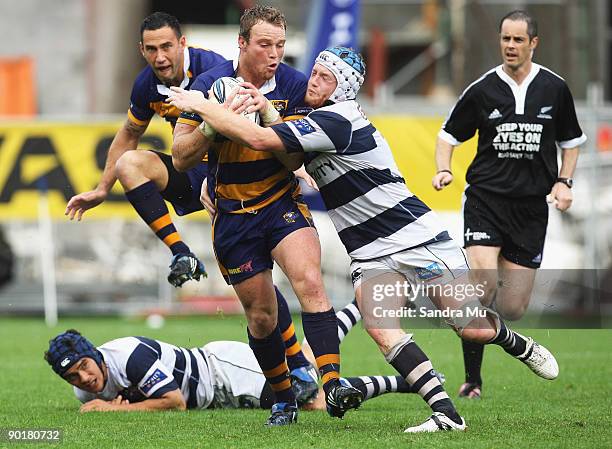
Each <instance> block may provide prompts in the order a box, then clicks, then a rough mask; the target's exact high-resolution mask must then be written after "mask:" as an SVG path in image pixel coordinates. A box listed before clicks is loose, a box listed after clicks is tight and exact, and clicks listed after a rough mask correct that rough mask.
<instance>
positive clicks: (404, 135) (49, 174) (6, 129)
mask: <svg viewBox="0 0 612 449" xmlns="http://www.w3.org/2000/svg"><path fill="white" fill-rule="evenodd" d="M372 121H373V123H374V125H375V126H376V127H377V128H378V129H379V130H380V131H381V132H382V133H383V135H384V136H385V137H386V139H387V140H388V141H389V144H390V145H391V148H392V150H393V153H394V155H395V159H396V161H397V164H398V166H399V168H400V170H401V171H402V173H403V174H404V177H405V179H406V183H407V184H408V187H409V188H410V189H411V190H412V191H413V192H414V193H415V194H416V195H418V196H419V197H420V198H421V199H423V200H424V201H425V202H426V203H427V204H428V205H429V206H430V207H431V208H433V209H440V210H458V209H459V208H460V205H461V193H462V191H463V188H464V174H465V170H466V169H467V167H468V165H469V162H470V161H471V159H472V158H473V155H474V153H475V139H473V140H472V141H470V142H467V143H466V144H464V145H463V146H461V147H460V148H459V149H458V150H456V151H455V153H456V154H455V155H454V160H453V172H454V173H455V182H454V183H453V184H452V185H450V186H448V187H447V188H446V189H445V190H444V191H443V192H435V191H434V190H433V188H432V187H431V177H432V176H433V174H434V171H435V165H434V157H433V155H434V146H435V139H436V135H437V133H438V130H439V129H440V125H441V123H442V119H441V118H423V117H410V116H376V117H373V120H372ZM121 126H122V121H108V122H100V121H97V122H95V123H54V122H43V121H31V122H0V219H2V220H6V219H13V218H18V219H34V218H36V217H37V214H38V199H39V192H41V191H46V192H48V198H49V204H50V208H51V215H52V216H53V218H63V217H64V211H65V209H66V203H67V202H68V200H69V199H70V198H71V197H72V196H73V195H75V194H78V193H81V192H85V191H89V190H92V189H94V188H95V187H96V185H97V183H98V181H99V180H100V175H101V173H102V170H103V168H104V162H105V160H106V152H107V151H108V147H109V145H110V143H111V142H112V140H113V138H114V136H115V133H116V132H117V130H118V129H119V128H120V127H121ZM171 143H172V135H171V131H170V127H169V126H168V124H167V123H166V122H164V121H162V120H153V121H152V122H151V124H150V125H149V129H148V130H147V133H146V134H145V135H144V136H143V137H142V139H141V142H140V145H139V148H141V149H155V150H167V149H168V148H170V146H171ZM196 215H202V218H205V217H204V215H205V214H196ZM117 216H120V217H126V218H135V217H136V213H135V212H134V211H133V209H132V208H131V207H130V205H129V203H128V202H127V201H126V200H125V196H124V194H123V190H122V189H121V186H120V184H119V183H117V184H116V185H115V188H114V189H113V190H112V192H111V194H110V195H109V197H108V198H107V200H106V201H105V202H104V203H103V204H102V205H100V206H98V207H96V208H94V209H92V210H89V211H87V212H86V213H85V215H84V217H85V219H104V218H110V217H117Z"/></svg>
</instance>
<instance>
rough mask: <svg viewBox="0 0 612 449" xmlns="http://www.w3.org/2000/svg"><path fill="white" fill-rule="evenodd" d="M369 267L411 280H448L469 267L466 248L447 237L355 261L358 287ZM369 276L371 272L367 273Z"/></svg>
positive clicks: (458, 275)
mask: <svg viewBox="0 0 612 449" xmlns="http://www.w3.org/2000/svg"><path fill="white" fill-rule="evenodd" d="M368 271H371V272H375V271H379V272H383V271H387V272H388V271H394V272H397V273H400V274H402V275H403V276H404V277H405V278H406V280H407V281H409V282H410V283H413V284H415V283H419V282H429V281H433V280H435V282H436V283H440V284H444V283H446V282H450V281H452V280H453V279H456V278H458V277H460V276H462V275H463V274H465V273H467V272H468V271H469V266H468V262H467V259H466V257H465V254H464V253H463V250H462V249H461V248H460V247H459V245H457V243H456V242H455V241H454V240H444V241H441V242H435V243H431V244H428V245H424V246H419V247H417V248H413V249H407V250H404V251H401V252H399V253H394V254H390V255H388V256H382V257H379V258H376V259H371V260H367V261H357V260H355V261H353V262H351V279H352V280H353V285H354V287H355V288H357V287H359V286H360V285H361V281H362V279H363V276H364V275H366V273H367V272H368ZM366 277H367V275H366Z"/></svg>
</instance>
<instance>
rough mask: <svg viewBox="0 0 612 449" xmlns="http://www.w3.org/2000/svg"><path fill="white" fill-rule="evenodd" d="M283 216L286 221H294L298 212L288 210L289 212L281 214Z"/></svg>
mask: <svg viewBox="0 0 612 449" xmlns="http://www.w3.org/2000/svg"><path fill="white" fill-rule="evenodd" d="M283 218H284V219H285V221H286V222H287V223H295V220H297V218H298V214H297V213H295V212H294V211H292V210H290V211H289V212H285V213H284V214H283Z"/></svg>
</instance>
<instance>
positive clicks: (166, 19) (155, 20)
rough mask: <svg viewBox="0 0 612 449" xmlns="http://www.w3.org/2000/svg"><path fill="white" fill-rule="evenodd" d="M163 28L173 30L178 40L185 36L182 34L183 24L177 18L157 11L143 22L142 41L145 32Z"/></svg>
mask: <svg viewBox="0 0 612 449" xmlns="http://www.w3.org/2000/svg"><path fill="white" fill-rule="evenodd" d="M163 27H170V28H172V30H173V31H174V34H176V38H177V39H180V38H181V36H182V35H183V33H182V32H181V24H180V23H179V21H178V19H177V18H176V17H174V16H173V15H170V14H168V13H165V12H160V11H157V12H154V13H153V14H151V15H150V16H147V17H145V19H144V20H143V21H142V24H141V25H140V39H141V40H142V36H143V34H144V32H145V30H159V29H160V28H163Z"/></svg>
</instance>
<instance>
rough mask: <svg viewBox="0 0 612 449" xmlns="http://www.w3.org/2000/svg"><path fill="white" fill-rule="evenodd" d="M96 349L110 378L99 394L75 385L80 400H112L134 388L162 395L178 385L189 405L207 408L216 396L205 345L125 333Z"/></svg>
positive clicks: (146, 393)
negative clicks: (189, 346)
mask: <svg viewBox="0 0 612 449" xmlns="http://www.w3.org/2000/svg"><path fill="white" fill-rule="evenodd" d="M97 349H98V350H99V351H100V352H101V353H102V355H103V357H104V362H105V363H106V366H107V367H108V379H107V381H106V385H105V386H104V390H103V391H101V392H100V393H98V394H97V395H94V394H92V393H88V392H86V391H83V390H80V389H78V388H76V387H74V392H75V394H76V396H77V398H78V399H79V400H80V401H81V402H87V401H91V400H93V399H96V398H99V399H104V400H106V401H110V400H112V399H115V398H116V397H117V395H118V394H125V393H124V391H126V390H128V391H129V390H130V389H134V388H136V389H137V391H138V393H140V395H141V396H144V398H159V397H161V396H163V395H164V394H165V393H167V392H169V391H173V390H176V389H177V388H178V389H179V390H181V393H182V394H183V398H184V399H185V403H186V404H187V408H189V409H193V408H206V407H208V406H209V405H210V404H211V402H212V400H213V396H214V387H213V383H212V380H211V379H212V376H211V373H210V371H209V362H208V360H207V359H208V354H207V353H206V350H205V348H193V349H185V348H180V347H178V346H174V345H171V344H168V343H164V342H161V341H158V340H152V339H150V338H146V337H124V338H118V339H116V340H112V341H109V342H108V343H105V344H103V345H102V346H99V347H98V348H97ZM124 397H125V396H124Z"/></svg>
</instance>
